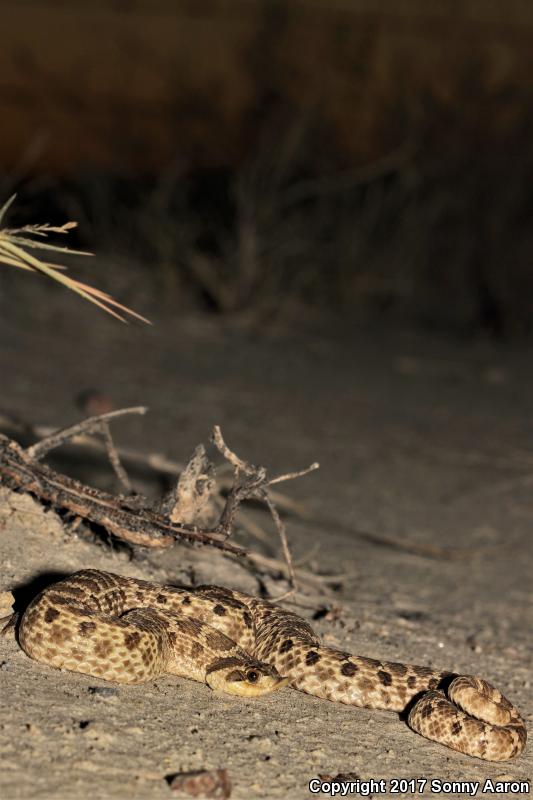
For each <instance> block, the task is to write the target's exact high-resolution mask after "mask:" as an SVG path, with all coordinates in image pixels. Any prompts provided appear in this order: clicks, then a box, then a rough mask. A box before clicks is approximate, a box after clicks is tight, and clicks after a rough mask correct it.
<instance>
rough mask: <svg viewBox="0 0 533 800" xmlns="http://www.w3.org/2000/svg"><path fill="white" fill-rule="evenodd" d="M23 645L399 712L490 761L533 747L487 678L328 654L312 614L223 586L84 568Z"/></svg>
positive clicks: (52, 657) (134, 677)
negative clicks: (308, 618) (173, 583)
mask: <svg viewBox="0 0 533 800" xmlns="http://www.w3.org/2000/svg"><path fill="white" fill-rule="evenodd" d="M18 641H19V643H20V645H21V647H22V649H23V650H24V651H25V653H26V654H27V655H28V656H30V657H31V658H32V659H35V660H37V661H39V662H41V663H43V664H45V665H49V666H51V667H55V668H58V669H63V670H69V671H72V672H79V673H83V674H85V675H90V676H92V677H95V678H101V679H103V680H106V681H113V682H116V683H119V684H143V683H146V682H148V681H151V680H153V679H155V678H157V677H158V676H161V675H163V674H166V673H168V674H171V675H176V676H179V677H182V678H189V679H192V680H195V681H199V682H203V683H205V684H207V685H208V686H209V687H210V688H211V689H213V690H214V691H215V692H225V693H228V694H232V695H237V696H240V697H248V698H253V697H258V696H261V695H264V694H267V693H269V692H273V691H277V690H280V689H282V688H283V687H285V686H287V685H288V686H290V687H292V688H293V689H297V690H299V691H302V692H306V693H307V694H310V695H314V696H316V697H319V698H323V699H326V700H331V701H333V702H337V703H344V704H347V705H352V706H359V707H366V708H371V709H388V710H390V711H395V712H398V713H399V714H400V715H401V716H403V717H404V718H405V719H406V720H407V723H408V725H409V726H410V727H411V728H412V729H413V730H414V731H416V732H417V733H419V734H421V735H422V736H424V737H426V738H427V739H430V740H432V741H433V742H437V743H439V744H442V745H445V746H447V747H449V748H452V749H453V750H457V751H459V752H460V753H463V754H465V755H468V756H473V757H477V758H480V759H484V760H487V761H505V760H507V759H510V758H513V757H514V756H517V755H518V754H519V753H521V752H522V750H523V749H524V747H525V744H526V738H527V732H526V725H525V723H524V720H523V719H522V717H521V716H520V713H519V712H518V710H517V709H516V708H515V707H514V706H513V705H512V704H511V703H510V702H509V700H507V699H506V698H505V697H504V696H503V695H502V694H501V692H500V691H498V689H496V688H495V687H493V686H491V684H489V683H487V682H486V681H485V680H483V679H481V678H479V677H477V676H468V675H460V674H456V673H453V672H441V671H437V670H434V669H432V668H430V667H424V666H416V665H412V664H403V663H396V662H389V661H380V660H377V659H373V658H366V657H363V656H359V655H353V654H351V653H348V652H345V651H343V650H340V649H336V648H333V647H329V646H326V645H324V644H321V643H320V640H319V638H318V636H317V635H316V633H315V632H314V630H313V629H312V627H311V626H310V625H309V623H308V622H307V621H306V620H305V619H304V618H303V617H300V616H299V615H297V614H295V613H294V612H292V611H289V610H286V609H285V608H283V607H281V606H279V605H275V604H273V603H271V602H270V601H268V600H266V599H263V598H259V597H253V596H251V595H247V594H244V593H243V592H240V591H236V590H233V589H228V588H225V587H222V586H198V587H195V588H194V589H187V588H179V587H174V586H162V585H160V584H157V583H153V582H149V581H144V580H139V579H137V578H128V577H124V576H121V575H116V574H113V573H110V572H104V571H102V570H96V569H85V570H81V571H79V572H76V573H74V574H73V575H70V576H69V577H67V578H65V579H63V580H61V581H59V582H58V583H55V584H52V585H50V586H48V587H47V588H46V589H45V590H44V591H42V592H41V593H40V594H39V595H38V596H37V597H35V598H34V599H33V600H32V602H31V603H30V604H29V605H28V607H27V608H26V610H25V611H24V613H23V614H22V616H21V618H20V621H19V623H18Z"/></svg>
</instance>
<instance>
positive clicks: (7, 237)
mask: <svg viewBox="0 0 533 800" xmlns="http://www.w3.org/2000/svg"><path fill="white" fill-rule="evenodd" d="M15 197H16V195H12V196H11V197H10V198H9V200H8V201H7V202H6V203H4V205H3V206H2V208H0V225H1V224H2V220H3V218H4V217H5V215H6V212H7V211H8V209H9V208H10V206H11V204H12V203H13V201H14V199H15ZM77 224H78V223H77V222H66V223H65V224H64V225H59V226H54V225H49V224H48V223H45V224H43V225H25V226H24V227H23V228H1V227H0V263H2V264H7V265H9V266H11V267H18V268H19V269H25V270H29V271H30V272H38V273H40V274H41V275H46V276H47V277H48V278H52V280H54V281H57V283H60V284H62V285H63V286H66V288H67V289H70V290H71V291H72V292H76V294H79V295H80V297H83V298H84V299H85V300H88V301H89V302H90V303H94V304H95V305H97V306H98V307H99V308H101V309H103V310H104V311H106V312H107V313H108V314H111V316H113V317H115V318H116V319H119V320H120V321H121V322H126V321H127V320H126V318H125V316H122V314H121V313H119V312H122V313H123V314H125V315H129V316H131V317H134V318H135V319H138V320H141V321H142V322H146V323H148V324H150V322H149V320H147V319H145V317H143V316H141V315H140V314H137V313H136V312H135V311H132V310H131V309H130V308H128V307H127V306H124V305H122V304H121V303H119V302H117V301H116V300H114V299H113V298H112V297H111V296H110V295H108V294H106V292H102V291H101V290H100V289H95V287H94V286H88V285H87V284H86V283H82V282H81V281H77V280H75V279H74V278H69V277H68V275H65V274H63V270H64V269H65V267H64V266H63V265H61V264H55V263H50V262H48V261H42V260H41V259H40V258H37V257H36V256H34V255H32V254H31V253H28V252H26V249H25V248H29V249H34V250H52V251H55V252H59V253H66V254H69V255H78V256H90V255H92V253H86V252H84V251H82V250H72V249H70V248H69V247H59V246H57V245H54V244H49V243H48V242H44V241H42V239H45V238H47V237H48V236H49V234H51V233H57V234H60V235H63V234H67V233H69V231H71V230H72V229H73V228H75V227H76V226H77ZM32 236H33V237H37V239H32V238H30V237H32ZM39 237H40V239H41V240H39ZM114 309H117V310H114Z"/></svg>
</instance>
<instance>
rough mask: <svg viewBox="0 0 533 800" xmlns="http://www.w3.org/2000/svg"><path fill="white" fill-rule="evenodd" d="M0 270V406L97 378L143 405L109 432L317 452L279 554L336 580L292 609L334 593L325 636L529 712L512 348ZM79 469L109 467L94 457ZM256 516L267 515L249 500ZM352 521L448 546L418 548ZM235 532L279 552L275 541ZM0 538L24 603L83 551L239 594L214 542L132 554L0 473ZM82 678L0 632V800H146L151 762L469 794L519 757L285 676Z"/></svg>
mask: <svg viewBox="0 0 533 800" xmlns="http://www.w3.org/2000/svg"><path fill="white" fill-rule="evenodd" d="M13 286H14V284H10V286H9V292H8V294H7V295H6V294H5V293H4V295H3V297H2V299H1V303H2V307H1V314H0V375H1V376H2V380H1V383H2V398H1V406H2V409H1V410H2V411H7V412H10V413H13V414H16V415H17V416H19V417H20V418H22V419H25V420H27V421H31V422H33V423H36V424H45V425H55V426H61V425H64V424H67V423H70V422H73V421H75V420H77V419H79V418H80V412H79V411H78V410H77V409H76V408H75V406H74V398H75V396H76V394H77V393H79V392H80V391H82V390H84V389H87V388H91V387H94V388H97V389H99V390H102V391H104V392H106V393H107V394H109V396H110V397H111V398H112V400H113V402H114V403H115V405H116V407H121V406H129V405H136V404H144V405H147V406H149V407H150V414H149V415H148V416H147V417H145V418H130V419H128V420H125V421H124V422H121V423H119V424H117V425H116V426H115V433H116V438H117V441H118V443H119V444H121V445H128V446H132V447H136V448H138V449H142V450H146V451H158V452H164V453H165V454H166V455H168V456H169V457H171V458H174V459H177V460H183V459H184V458H185V457H186V456H188V455H189V453H190V452H191V451H192V449H193V447H194V446H195V445H196V444H197V443H198V442H200V441H204V442H205V441H206V440H207V439H208V436H209V432H210V429H211V427H212V425H213V424H214V423H218V424H220V425H221V426H222V429H223V431H224V434H225V436H226V440H227V441H228V443H230V444H231V446H232V447H233V448H234V449H235V450H236V451H237V452H239V453H240V454H242V455H243V456H244V457H246V458H248V459H249V460H250V461H253V462H254V463H263V464H265V465H266V466H267V467H268V469H269V470H271V472H272V473H275V472H278V471H286V470H288V469H294V468H300V467H303V466H305V465H307V464H309V463H310V462H312V461H315V460H318V461H320V463H321V469H320V471H319V472H317V473H314V474H312V475H310V476H308V477H306V478H304V479H301V480H300V481H298V482H294V483H292V484H291V485H290V486H288V487H286V488H287V491H288V492H290V494H291V496H292V497H294V498H295V499H297V500H299V501H300V502H303V503H304V504H305V506H306V508H307V510H308V511H309V512H311V515H312V521H311V522H304V521H302V520H300V519H297V518H296V517H289V518H288V519H287V525H288V532H289V536H290V539H291V543H292V547H293V551H294V556H295V559H296V561H297V562H298V561H302V560H304V561H305V568H306V569H315V570H318V571H320V572H323V573H331V572H335V573H339V575H340V576H341V577H340V578H339V580H338V588H337V591H333V590H330V591H329V592H327V593H324V592H321V591H319V590H318V589H316V588H311V587H306V589H305V591H304V592H302V593H300V594H299V595H298V596H297V598H296V600H297V602H298V603H299V605H298V606H292V607H293V608H295V609H296V610H298V611H299V612H301V613H302V614H303V615H305V616H308V617H312V616H313V615H314V614H315V613H316V612H317V611H319V610H320V609H323V608H331V607H335V608H336V609H337V613H336V614H333V615H330V616H331V617H332V618H329V617H322V618H321V619H318V620H317V621H316V623H315V625H316V628H317V630H318V631H319V632H320V634H321V635H322V636H323V637H324V638H325V640H326V641H327V642H328V643H332V644H338V645H340V646H342V647H343V648H344V649H349V650H351V651H353V652H356V653H359V654H362V655H367V656H372V657H376V658H386V659H391V660H396V661H412V662H414V663H420V664H429V665H432V666H435V667H438V668H443V669H451V670H454V671H460V672H463V671H464V672H467V673H477V674H479V675H481V676H483V677H485V678H487V679H488V680H490V681H491V682H493V683H494V684H496V685H497V686H498V687H499V688H501V689H502V690H503V691H504V692H505V694H506V695H507V696H508V697H509V698H510V699H511V700H512V701H513V702H515V703H516V705H518V707H519V708H520V709H521V711H522V712H523V714H524V715H525V718H526V720H528V721H529V724H531V718H532V714H533V704H532V700H531V655H532V643H531V627H532V622H533V614H532V610H531V599H532V598H531V574H532V567H533V548H532V546H531V533H530V525H531V517H532V514H533V510H532V504H531V484H532V483H533V454H532V447H531V443H532V441H533V423H532V418H531V407H532V402H533V380H532V375H531V355H532V354H531V351H530V350H527V349H523V350H520V349H516V348H515V349H514V350H513V349H510V348H504V347H496V346H493V345H490V344H487V343H484V342H474V343H472V342H471V343H465V342H452V341H444V340H443V339H442V338H441V339H439V338H437V337H433V338H432V337H428V336H422V335H420V334H418V335H417V334H410V333H408V332H405V331H393V332H389V333H387V332H383V331H381V332H376V331H372V330H368V329H365V328H362V327H361V328H356V327H355V326H345V327H341V326H339V325H336V326H335V327H334V328H332V327H331V326H330V327H328V326H326V325H324V324H321V325H317V326H315V327H313V326H311V325H309V324H307V325H305V324H303V323H302V324H297V323H294V324H293V325H291V326H287V327H286V328H281V329H277V330H270V331H267V332H266V333H265V332H263V333H259V332H257V331H255V332H250V331H249V330H248V331H245V330H240V329H238V328H236V327H231V326H229V325H224V326H223V325H221V324H219V323H216V322H215V321H213V320H208V319H192V318H187V319H183V318H181V317H180V315H178V314H176V315H170V314H165V315H158V314H157V313H154V314H152V318H153V319H154V321H155V322H156V325H155V326H154V327H153V328H150V329H148V328H145V327H140V326H129V327H126V326H121V325H119V324H118V323H115V322H113V321H111V320H108V319H106V318H104V317H103V316H101V315H100V314H99V313H98V312H96V311H95V310H93V309H91V308H90V307H86V306H85V305H83V304H82V303H81V302H80V301H78V300H76V299H73V298H71V297H70V296H69V297H67V296H66V295H65V294H64V293H63V294H62V293H60V292H56V291H50V292H48V290H47V292H46V293H45V295H44V297H45V298H46V303H45V304H42V303H41V304H40V305H37V304H36V303H35V299H36V298H35V294H34V293H35V291H36V286H37V283H36V282H35V279H34V281H33V282H32V281H31V280H28V279H27V280H26V281H25V282H24V281H22V283H21V284H20V285H19V284H17V285H16V288H13ZM0 288H1V287H0ZM141 310H142V309H141ZM98 480H99V481H100V483H101V485H106V481H107V480H108V476H107V473H102V474H100V475H98ZM109 480H111V479H109ZM108 485H109V483H108ZM143 488H144V487H143ZM255 519H256V521H258V522H259V523H260V524H261V525H263V526H264V527H265V528H268V520H267V517H266V516H265V515H264V514H261V513H260V512H257V514H256V517H255ZM324 520H328V522H327V524H326V523H325V522H324ZM358 530H364V531H369V532H371V533H374V534H379V535H383V536H389V537H396V538H397V539H399V540H400V541H402V542H404V543H405V542H407V541H408V542H411V543H418V544H422V545H439V546H440V547H444V548H451V549H452V550H453V551H454V553H455V554H456V555H457V550H458V549H461V548H463V549H464V550H463V553H462V555H460V556H459V557H457V558H455V559H453V560H443V559H441V558H429V557H423V556H421V555H416V554H413V553H411V552H407V551H404V550H402V549H393V548H390V547H378V546H376V545H375V544H372V543H371V542H368V541H366V540H365V539H363V538H361V536H359V535H358V533H357V531H358ZM241 541H245V540H243V539H242V537H241ZM249 543H250V544H251V546H253V547H255V548H256V549H259V548H263V551H264V552H265V553H269V554H271V555H273V554H279V553H278V550H279V548H278V545H277V543H276V541H275V538H274V537H272V542H271V544H270V545H269V544H267V545H260V544H259V543H257V542H256V541H254V540H252V541H251V542H249ZM0 549H1V564H2V569H1V573H0V591H2V590H3V591H13V590H14V591H15V594H16V596H17V597H18V598H19V599H20V600H21V601H24V599H25V598H27V597H29V596H30V595H31V592H32V590H33V591H35V588H36V587H37V586H41V585H43V584H46V583H47V582H50V581H52V580H53V579H54V578H55V577H57V576H62V575H65V574H67V573H69V572H71V571H74V570H76V569H80V568H83V567H88V566H91V567H100V568H104V569H108V570H112V571H116V572H121V573H123V574H126V575H135V576H139V577H144V578H147V579H153V580H160V581H162V582H171V583H187V582H189V581H190V580H191V579H192V580H194V581H195V582H205V581H211V582H216V583H223V584H226V585H230V586H235V587H238V588H243V589H245V590H247V591H251V592H254V591H259V589H260V583H259V581H258V580H257V578H256V577H255V576H254V575H252V574H250V572H248V571H247V570H245V569H244V568H243V567H242V566H240V565H239V564H238V563H236V562H235V561H233V560H229V559H227V558H224V557H223V556H221V555H219V554H216V553H212V552H211V551H207V550H201V551H196V550H195V551H193V550H191V549H187V548H185V547H176V548H175V549H174V550H172V551H166V552H164V553H157V554H156V553H153V552H146V551H143V552H138V553H136V554H135V556H134V557H133V558H132V557H131V556H130V555H129V554H128V553H127V552H125V551H123V550H121V549H118V550H111V549H109V548H107V547H104V546H102V545H97V544H95V543H93V542H92V541H91V540H88V539H85V538H83V537H80V536H79V535H76V534H71V533H69V532H68V531H67V530H66V529H65V528H64V526H63V524H62V522H61V520H60V519H59V518H58V517H57V516H56V514H55V513H54V512H52V511H48V512H47V513H43V511H42V509H41V508H40V507H39V506H38V505H37V504H36V503H35V501H34V500H33V499H32V498H29V497H24V496H22V495H14V494H12V493H8V492H6V491H3V492H2V495H1V496H0ZM266 585H267V587H269V588H272V589H273V590H276V588H278V589H279V585H278V586H276V584H275V583H274V582H273V581H270V582H269V581H268V579H266ZM319 616H320V615H319ZM102 685H103V683H102V682H99V681H98V680H95V679H94V678H90V677H85V676H81V675H75V674H68V673H62V672H56V671H54V670H52V669H49V668H47V667H45V666H43V665H40V664H38V663H35V662H32V661H30V660H29V659H28V658H27V657H26V656H25V655H24V653H23V652H22V651H21V650H20V648H19V647H18V645H17V643H16V641H15V638H14V637H13V636H11V635H8V636H5V637H3V638H0V694H1V710H0V754H1V765H2V766H1V769H0V796H1V797H2V798H3V799H4V800H19V799H20V800H22V799H24V800H30V799H32V798H42V799H43V800H45V799H46V800H67V798H68V800H71V798H81V799H84V798H91V800H100V798H101V799H102V800H105V799H106V798H138V799H139V800H159V799H160V798H161V799H162V798H167V797H171V796H180V795H179V793H174V792H172V791H171V790H170V788H169V785H168V783H167V781H166V780H165V777H166V776H169V775H172V774H174V773H176V772H179V771H182V770H194V769H216V768H226V769H227V770H228V773H229V776H230V779H231V782H232V786H233V790H232V797H233V798H236V799H237V800H238V799H239V798H256V797H257V798H259V797H266V798H277V797H280V798H281V797H283V798H304V797H310V796H311V794H310V792H309V789H308V784H309V781H310V780H311V779H312V778H315V777H316V776H317V775H319V774H327V775H332V776H335V775H337V774H338V773H353V774H354V775H355V776H357V777H358V778H359V779H361V780H368V779H371V778H374V779H379V780H384V781H385V782H386V784H385V788H386V793H385V794H383V793H380V792H374V793H373V796H374V797H379V796H395V795H394V794H392V793H391V790H392V788H393V784H391V783H390V781H391V780H392V779H394V778H398V777H405V778H422V779H424V778H425V779H427V780H428V785H427V786H426V788H425V791H424V794H425V795H427V796H433V795H432V793H431V786H430V783H429V782H430V781H431V780H432V779H439V780H441V781H456V782H457V781H479V782H480V784H481V786H480V788H479V789H478V796H488V795H486V794H485V795H482V794H481V791H482V787H483V785H484V782H485V780H486V779H491V780H493V781H496V780H508V781H511V780H515V781H519V780H522V781H524V780H527V779H529V778H531V775H532V769H531V766H532V756H531V749H529V750H526V753H525V754H524V755H522V756H521V757H519V758H518V759H516V760H515V761H513V762H508V763H504V764H490V763H485V762H482V761H479V760H476V759H472V758H468V757H465V756H462V755H459V754H456V753H454V752H452V751H450V750H447V749H445V748H443V747H440V746H438V745H436V744H433V743H431V742H428V741H426V740H424V739H422V738H421V737H419V736H417V735H416V734H414V733H413V732H411V731H410V730H409V729H408V728H407V726H406V724H405V723H404V722H403V721H401V720H400V719H399V718H398V717H397V715H395V714H390V713H386V712H381V711H372V710H367V709H353V708H347V707H343V706H340V705H335V704H332V703H328V702H326V701H321V700H317V699H315V698H312V697H308V696H306V695H303V694H300V693H297V692H294V691H291V690H284V691H282V692H280V693H277V694H274V695H271V696H268V697H264V698H262V699H260V700H256V701H242V700H237V699H235V700H233V699H231V698H229V697H221V696H216V695H214V694H213V693H211V692H210V690H209V689H208V688H207V687H206V686H203V685H200V684H196V683H193V682H189V681H185V680H178V679H176V678H174V677H171V676H168V677H165V678H162V679H159V680H157V681H155V682H154V683H153V684H150V685H148V686H145V687H130V688H128V687H120V688H119V689H118V692H117V693H116V694H113V695H111V696H105V695H101V694H98V693H96V694H95V693H94V692H93V691H92V689H94V687H97V686H102ZM409 794H410V793H409V792H408V793H407V795H406V796H409ZM433 794H434V795H435V796H437V793H436V792H433ZM353 796H361V794H360V795H357V794H355V795H353ZM440 796H443V795H440ZM446 796H447V797H465V796H467V794H466V792H465V791H460V790H458V789H456V790H452V791H450V792H449V793H448V794H446ZM493 796H494V795H493ZM499 796H512V795H511V793H510V792H507V793H504V794H500V795H499Z"/></svg>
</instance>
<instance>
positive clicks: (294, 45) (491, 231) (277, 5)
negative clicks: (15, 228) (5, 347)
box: [0, 0, 533, 340]
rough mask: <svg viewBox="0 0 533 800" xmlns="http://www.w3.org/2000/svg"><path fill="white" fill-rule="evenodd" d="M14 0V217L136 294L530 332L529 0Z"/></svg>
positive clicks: (10, 62)
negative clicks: (58, 225) (46, 225)
mask: <svg viewBox="0 0 533 800" xmlns="http://www.w3.org/2000/svg"><path fill="white" fill-rule="evenodd" d="M0 7H2V9H3V17H4V19H5V20H6V21H7V24H6V29H5V32H6V35H5V39H6V41H5V44H4V47H3V48H2V52H1V54H0V98H1V107H2V135H1V137H0V191H1V193H2V198H3V199H7V197H8V196H9V195H10V194H11V193H12V192H13V191H16V192H18V199H17V203H16V205H15V210H14V212H13V214H12V215H11V217H10V222H16V223H21V224H24V223H27V222H42V221H45V220H46V221H50V222H63V221H65V219H66V218H68V219H72V218H73V219H76V220H78V221H79V223H80V228H79V232H78V233H77V234H76V235H74V236H73V237H71V238H72V239H73V243H74V244H77V245H82V246H83V247H85V248H90V249H92V250H95V251H96V252H97V253H98V254H105V255H106V256H107V255H115V256H117V258H116V260H115V262H114V263H113V269H112V270H110V269H104V268H103V267H102V268H100V269H98V270H96V269H95V267H94V265H93V266H92V272H91V275H92V276H94V282H98V285H100V286H102V288H110V289H113V288H115V289H117V288H118V289H119V291H120V292H121V296H120V299H122V300H124V301H126V302H131V303H133V304H135V305H136V307H138V306H139V302H138V301H139V300H140V304H141V307H140V308H138V310H139V311H141V312H143V311H144V312H145V313H146V312H147V311H152V313H153V306H155V307H156V308H162V307H164V306H167V307H171V308H180V309H190V308H193V309H196V310H201V311H206V312H208V313H217V314H219V313H221V314H225V315H231V316H237V317H241V318H245V319H246V321H247V322H250V321H251V322H252V323H253V322H254V321H255V322H259V324H260V325H261V326H263V325H268V324H269V322H270V321H271V320H272V319H273V318H278V319H279V318H280V317H282V318H284V319H294V318H295V316H296V317H297V318H299V316H300V315H302V314H305V315H308V314H311V315H314V314H317V313H320V314H324V313H328V312H334V313H335V314H336V315H338V314H341V315H346V316H347V317H348V318H351V319H357V320H358V321H361V320H369V319H370V320H371V321H373V322H376V323H377V324H379V325H389V324H397V323H401V324H402V325H403V324H405V323H407V324H408V325H412V324H414V325H415V326H420V327H421V328H422V329H424V330H426V329H428V328H429V329H437V330H439V331H444V332H446V333H451V334H453V335H460V336H466V337H471V336H477V335H479V334H481V335H488V336H492V337H495V338H497V339H499V340H508V339H513V340H514V339H516V338H523V337H527V336H529V335H530V333H531V320H532V302H531V294H532V288H533V285H532V284H533V277H532V275H533V272H532V256H533V233H532V230H533V228H532V225H531V219H532V213H533V196H532V194H533V191H532V185H533V184H532V180H531V178H532V170H533V136H532V133H533V130H532V122H533V106H532V104H531V96H532V93H533V85H532V83H531V74H532V68H533V63H532V62H533V47H532V43H533V10H532V7H531V4H530V3H529V2H525V1H522V0H513V2H506V3H502V2H488V1H487V0H483V1H481V0H477V1H475V0H467V2H448V0H446V1H445V2H444V1H443V2H432V3H426V2H422V1H421V0H404V2H394V1H393V0H384V2H381V3H379V4H376V3H374V2H369V0H351V1H350V2H348V0H331V1H330V2H326V1H325V0H307V1H306V0H299V2H291V3H288V2H275V1H274V2H273V1H272V0H269V1H268V2H261V1H260V0H209V1H207V0H204V1H203V2H190V1H187V0H180V1H178V2H175V1H173V2H170V0H155V2H128V1H127V0H122V2H114V3H109V2H104V1H103V0H100V1H99V2H98V1H97V2H92V3H90V4H89V3H84V2H77V1H76V0H72V2H69V3H66V2H60V1H59V0H49V1H48V2H45V0H18V2H17V3H5V2H3V3H0ZM76 237H77V238H76ZM124 261H126V262H127V263H128V264H129V265H130V266H129V267H128V268H129V269H130V270H131V269H132V267H131V264H132V262H135V264H136V269H137V275H138V278H137V282H136V281H133V280H130V279H129V278H121V277H120V276H119V273H120V271H121V270H123V269H124V268H125V267H124ZM121 265H122V266H121ZM81 269H82V270H83V267H82V268H81ZM3 271H5V270H3ZM111 272H112V273H113V274H111ZM104 273H105V274H104ZM82 274H83V273H82ZM17 279H18V280H23V279H24V276H19V275H17ZM4 280H5V279H4ZM9 280H12V278H10V279H9ZM133 284H135V287H134V286H133ZM139 286H142V291H141V290H140V289H139ZM139 294H142V295H143V297H144V300H143V299H141V298H140V297H139ZM143 303H144V308H143Z"/></svg>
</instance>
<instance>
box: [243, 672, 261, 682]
mask: <svg viewBox="0 0 533 800" xmlns="http://www.w3.org/2000/svg"><path fill="white" fill-rule="evenodd" d="M246 679H247V680H248V681H250V683H256V682H257V680H258V679H259V673H258V672H256V671H255V670H254V669H251V670H250V672H247V673H246Z"/></svg>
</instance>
